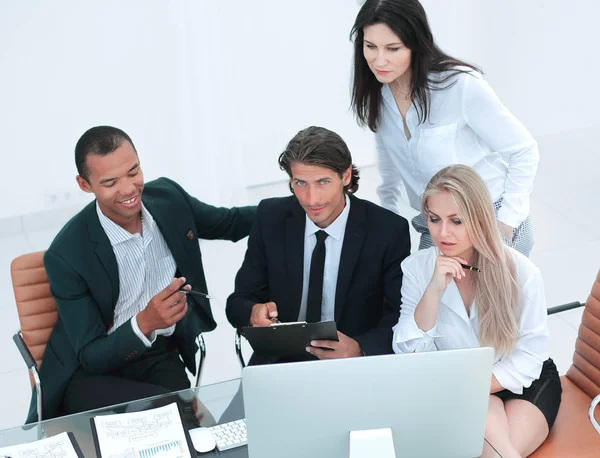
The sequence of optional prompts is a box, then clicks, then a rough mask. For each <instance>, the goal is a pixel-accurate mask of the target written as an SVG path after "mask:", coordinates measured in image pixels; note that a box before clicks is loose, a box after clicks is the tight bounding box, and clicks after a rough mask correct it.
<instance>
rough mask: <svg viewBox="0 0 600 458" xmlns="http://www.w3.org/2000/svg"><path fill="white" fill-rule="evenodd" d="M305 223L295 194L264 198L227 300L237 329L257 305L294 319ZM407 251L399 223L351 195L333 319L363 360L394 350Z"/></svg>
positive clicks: (399, 219) (402, 224)
mask: <svg viewBox="0 0 600 458" xmlns="http://www.w3.org/2000/svg"><path fill="white" fill-rule="evenodd" d="M305 218H306V213H305V212H304V210H303V209H302V207H301V206H300V204H299V203H298V201H297V199H296V197H295V196H290V197H284V198H275V199H266V200H263V201H262V202H261V203H260V205H259V206H258V210H257V214H256V220H255V222H254V226H253V228H252V232H251V233H250V238H249V240H248V250H247V252H246V257H245V259H244V263H243V264H242V267H241V268H240V270H239V272H238V274H237V276H236V279H235V292H234V293H233V294H231V296H229V298H228V300H227V307H226V311H227V318H228V319H229V322H230V323H231V324H232V325H233V326H234V327H236V328H241V327H243V326H248V323H249V320H250V312H251V311H252V307H253V306H254V304H257V303H265V302H269V301H273V302H275V303H276V304H277V310H278V313H279V320H280V321H282V322H287V321H297V319H298V313H299V310H300V301H301V296H302V282H303V268H304V227H305V221H306V219H305ZM409 254H410V235H409V232H408V222H407V221H406V220H405V219H404V218H402V217H401V216H398V215H396V214H394V213H392V212H390V211H389V210H386V209H384V208H382V207H379V206H377V205H375V204H373V203H371V202H368V201H365V200H361V199H358V198H357V197H354V196H350V213H349V215H348V222H347V224H346V231H345V233H344V242H343V245H342V254H341V258H340V267H339V271H338V278H337V286H336V293H335V322H336V325H337V328H338V330H339V331H340V332H342V333H344V334H346V335H348V336H349V337H352V338H353V339H355V340H356V341H357V342H358V343H359V344H360V346H361V348H362V350H363V351H364V352H365V354H366V355H376V354H385V353H391V352H392V327H393V326H394V325H395V324H396V323H397V322H398V316H399V310H400V288H401V284H402V271H401V270H400V263H401V262H402V260H403V259H404V258H406V257H407V256H408V255H409ZM257 356H258V359H259V360H260V359H261V358H260V355H257Z"/></svg>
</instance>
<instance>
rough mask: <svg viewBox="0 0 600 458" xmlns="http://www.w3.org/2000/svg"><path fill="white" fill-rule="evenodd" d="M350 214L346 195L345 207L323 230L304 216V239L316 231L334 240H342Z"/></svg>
mask: <svg viewBox="0 0 600 458" xmlns="http://www.w3.org/2000/svg"><path fill="white" fill-rule="evenodd" d="M349 214H350V198H349V197H348V195H346V205H345V206H344V209H343V210H342V213H340V215H339V216H338V217H337V218H336V219H335V220H334V221H333V223H331V224H330V225H329V226H327V227H326V228H325V229H321V228H320V227H319V226H317V225H316V224H315V223H313V222H312V221H311V219H310V218H309V217H308V215H306V224H305V225H304V238H308V237H310V236H311V235H313V234H315V233H317V232H318V231H321V230H324V231H325V232H327V235H328V236H329V237H333V238H334V239H335V240H338V241H340V240H342V239H343V238H344V232H345V231H346V223H347V222H348V215H349Z"/></svg>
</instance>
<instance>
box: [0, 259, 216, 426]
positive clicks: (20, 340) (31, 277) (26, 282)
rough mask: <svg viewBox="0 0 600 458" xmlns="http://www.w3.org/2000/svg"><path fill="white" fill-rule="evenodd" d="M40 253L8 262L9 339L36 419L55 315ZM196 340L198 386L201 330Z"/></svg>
mask: <svg viewBox="0 0 600 458" xmlns="http://www.w3.org/2000/svg"><path fill="white" fill-rule="evenodd" d="M44 253H45V251H38V252H35V253H28V254H24V255H22V256H19V257H17V258H15V259H14V260H13V261H12V263H11V265H10V274H11V278H12V284H13V290H14V294H15V301H16V304H17V313H18V315H19V323H20V325H21V329H20V330H19V331H17V332H16V333H15V335H14V336H13V340H14V342H15V344H16V346H17V348H18V350H19V352H20V353H21V356H22V357H23V360H24V361H25V364H26V365H27V368H28V369H29V371H30V375H29V378H30V381H31V386H32V387H35V389H36V393H37V414H38V420H39V421H41V420H42V419H43V416H42V384H41V380H40V377H39V368H40V365H41V364H42V357H43V356H44V351H45V350H46V345H47V344H48V340H49V339H50V334H51V333H52V329H53V328H54V325H55V323H56V320H57V319H58V309H57V307H56V302H55V301H54V298H53V297H52V294H50V284H49V282H48V276H47V275H46V269H45V268H44ZM196 343H197V344H198V348H199V353H200V361H199V362H198V375H197V376H196V386H199V385H200V378H201V375H202V369H203V366H204V361H205V359H206V345H205V343H204V337H203V336H202V334H200V335H198V337H197V338H196Z"/></svg>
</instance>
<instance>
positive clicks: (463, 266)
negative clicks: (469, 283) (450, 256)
mask: <svg viewBox="0 0 600 458" xmlns="http://www.w3.org/2000/svg"><path fill="white" fill-rule="evenodd" d="M460 266H461V267H462V268H463V269H467V270H472V271H473V272H481V269H480V268H479V267H473V266H470V265H468V264H463V263H462V262H461V263H460Z"/></svg>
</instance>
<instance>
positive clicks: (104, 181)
mask: <svg viewBox="0 0 600 458" xmlns="http://www.w3.org/2000/svg"><path fill="white" fill-rule="evenodd" d="M139 166H140V163H139V162H136V163H135V164H134V165H133V167H131V168H130V169H129V170H128V171H127V173H130V172H133V171H134V170H135V169H137V168H138V167H139ZM115 180H116V178H105V179H104V180H100V183H99V184H106V183H108V182H109V181H115Z"/></svg>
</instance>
